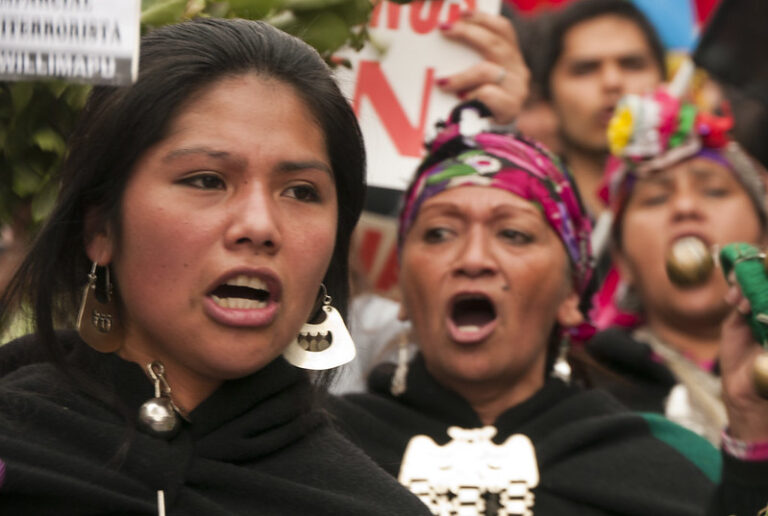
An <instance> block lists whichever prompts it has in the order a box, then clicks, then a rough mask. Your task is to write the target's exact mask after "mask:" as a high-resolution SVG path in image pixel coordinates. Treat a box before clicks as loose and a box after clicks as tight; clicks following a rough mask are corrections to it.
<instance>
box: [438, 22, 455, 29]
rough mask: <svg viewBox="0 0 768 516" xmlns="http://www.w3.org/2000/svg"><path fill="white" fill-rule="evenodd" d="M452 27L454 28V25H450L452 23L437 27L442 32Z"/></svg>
mask: <svg viewBox="0 0 768 516" xmlns="http://www.w3.org/2000/svg"><path fill="white" fill-rule="evenodd" d="M451 27H453V23H450V22H445V23H441V24H440V25H438V26H437V28H439V29H440V30H448V29H450V28H451Z"/></svg>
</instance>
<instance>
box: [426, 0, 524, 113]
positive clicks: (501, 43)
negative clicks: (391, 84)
mask: <svg viewBox="0 0 768 516" xmlns="http://www.w3.org/2000/svg"><path fill="white" fill-rule="evenodd" d="M441 30H442V33H443V35H444V36H445V37H447V38H449V39H451V40H453V41H457V42H460V43H463V44H465V45H468V46H470V47H472V48H474V49H475V50H476V51H477V52H478V53H480V55H481V56H482V57H483V61H482V62H481V63H478V64H477V65H475V66H473V67H471V68H469V69H467V70H464V71H462V72H459V73H456V74H453V75H450V76H447V77H441V78H438V80H437V85H438V87H439V88H440V89H442V90H443V91H446V92H448V93H454V94H456V95H457V96H458V97H459V98H460V99H462V100H474V99H476V100H479V101H481V102H482V103H484V104H485V105H486V106H487V107H488V108H489V109H490V110H491V112H492V113H493V118H494V121H495V122H496V123H498V124H508V123H510V122H512V121H514V119H515V117H516V116H517V115H518V113H519V112H520V110H521V108H522V106H523V103H524V102H525V99H526V98H527V97H528V91H529V82H530V76H531V74H530V71H529V70H528V67H527V66H526V65H525V61H524V60H523V57H522V54H521V53H520V48H519V47H518V44H517V35H516V33H515V29H514V28H513V27H512V23H511V22H510V21H509V20H507V19H506V18H504V17H503V16H500V15H492V14H487V13H480V12H474V11H470V12H465V13H462V15H461V19H460V20H458V21H456V22H455V23H453V24H447V25H444V26H442V27H441Z"/></svg>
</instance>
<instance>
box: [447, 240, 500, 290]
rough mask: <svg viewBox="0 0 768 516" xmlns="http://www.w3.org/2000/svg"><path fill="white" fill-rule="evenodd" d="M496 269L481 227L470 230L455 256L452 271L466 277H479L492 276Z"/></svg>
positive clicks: (488, 241) (488, 242) (488, 243)
mask: <svg viewBox="0 0 768 516" xmlns="http://www.w3.org/2000/svg"><path fill="white" fill-rule="evenodd" d="M497 271H498V268H497V266H496V262H495V260H494V258H493V255H492V252H491V249H490V239H489V237H488V235H487V234H486V233H485V232H484V231H483V230H482V229H481V228H474V229H472V230H470V231H469V232H468V234H467V236H466V238H465V240H464V242H463V245H462V246H461V248H460V249H459V254H458V256H457V257H456V261H455V264H454V273H455V274H456V275H458V276H464V277H468V278H480V277H484V276H493V275H494V274H496V273H497Z"/></svg>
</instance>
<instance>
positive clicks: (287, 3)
mask: <svg viewBox="0 0 768 516" xmlns="http://www.w3.org/2000/svg"><path fill="white" fill-rule="evenodd" d="M346 1H347V0H283V1H282V3H281V4H280V7H282V8H283V9H290V10H292V11H316V10H320V9H327V8H328V7H331V6H334V5H339V4H343V3H344V2H346Z"/></svg>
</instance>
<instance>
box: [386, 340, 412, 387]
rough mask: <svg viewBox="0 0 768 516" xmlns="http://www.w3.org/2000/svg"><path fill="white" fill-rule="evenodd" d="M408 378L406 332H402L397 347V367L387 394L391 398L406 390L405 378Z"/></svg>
mask: <svg viewBox="0 0 768 516" xmlns="http://www.w3.org/2000/svg"><path fill="white" fill-rule="evenodd" d="M407 377H408V332H406V331H403V332H402V333H401V334H400V342H398V345H397V367H396V368H395V374H394V375H392V383H391V384H390V386H389V392H391V393H392V396H395V397H397V396H400V395H401V394H403V393H404V392H405V390H406V389H407V388H408V385H407V383H406V378H407Z"/></svg>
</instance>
